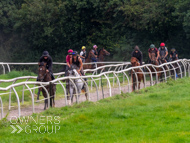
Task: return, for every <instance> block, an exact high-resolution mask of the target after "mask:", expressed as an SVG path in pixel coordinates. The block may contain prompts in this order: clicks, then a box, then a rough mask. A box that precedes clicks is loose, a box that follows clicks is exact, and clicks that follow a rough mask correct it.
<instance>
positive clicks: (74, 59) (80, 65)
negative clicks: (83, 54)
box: [70, 51, 84, 76]
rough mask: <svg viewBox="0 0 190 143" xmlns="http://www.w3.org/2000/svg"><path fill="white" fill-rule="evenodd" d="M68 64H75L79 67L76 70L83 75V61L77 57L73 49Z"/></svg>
mask: <svg viewBox="0 0 190 143" xmlns="http://www.w3.org/2000/svg"><path fill="white" fill-rule="evenodd" d="M70 64H71V65H72V64H75V65H76V66H77V67H78V68H79V69H78V70H77V72H78V73H79V74H80V75H83V76H84V71H83V63H82V60H81V58H80V57H79V55H78V53H77V51H74V52H73V53H72V58H71V59H70Z"/></svg>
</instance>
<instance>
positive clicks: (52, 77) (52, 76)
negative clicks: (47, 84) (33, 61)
mask: <svg viewBox="0 0 190 143" xmlns="http://www.w3.org/2000/svg"><path fill="white" fill-rule="evenodd" d="M50 74H51V79H52V80H54V79H55V77H54V75H53V73H51V72H50Z"/></svg>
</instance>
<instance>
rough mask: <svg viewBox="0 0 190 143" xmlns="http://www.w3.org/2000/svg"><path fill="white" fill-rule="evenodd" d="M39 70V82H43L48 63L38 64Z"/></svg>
mask: <svg viewBox="0 0 190 143" xmlns="http://www.w3.org/2000/svg"><path fill="white" fill-rule="evenodd" d="M38 65H39V68H38V80H39V81H43V80H44V78H45V76H46V74H47V72H46V63H44V62H41V63H38Z"/></svg>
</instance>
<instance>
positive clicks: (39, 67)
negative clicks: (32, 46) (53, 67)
mask: <svg viewBox="0 0 190 143" xmlns="http://www.w3.org/2000/svg"><path fill="white" fill-rule="evenodd" d="M39 68H40V67H39ZM45 71H46V69H45ZM46 75H47V72H45V74H44V76H43V78H42V79H40V80H39V81H41V82H42V81H43V80H44V79H45V77H46Z"/></svg>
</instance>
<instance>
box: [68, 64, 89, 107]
mask: <svg viewBox="0 0 190 143" xmlns="http://www.w3.org/2000/svg"><path fill="white" fill-rule="evenodd" d="M77 70H78V67H77V66H76V65H74V64H72V65H71V68H70V69H69V70H68V74H69V75H68V76H71V77H73V76H74V77H80V74H79V73H78V72H77ZM67 82H68V83H67V84H68V86H67V95H68V93H70V96H67V100H71V103H73V96H74V95H75V94H76V93H77V92H78V95H76V96H78V99H79V97H80V94H81V91H82V90H83V91H84V92H85V96H86V100H88V99H87V93H86V86H85V84H84V82H83V81H82V80H81V79H74V83H75V85H76V87H77V92H76V90H75V88H74V85H73V84H72V82H71V81H70V80H68V81H67ZM71 103H70V104H71Z"/></svg>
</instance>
